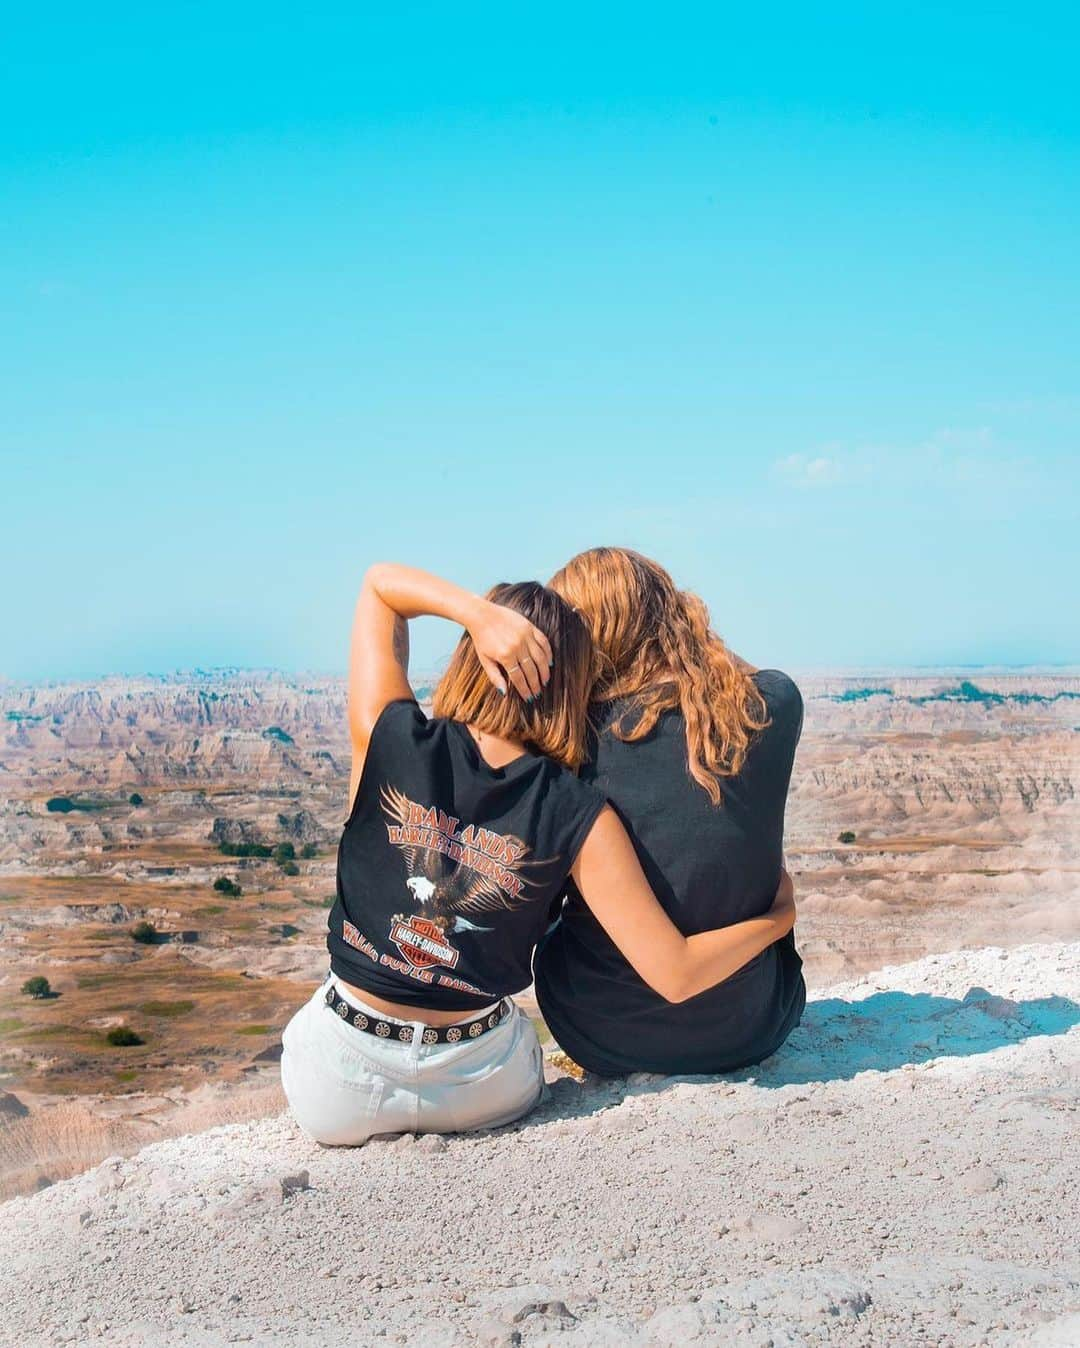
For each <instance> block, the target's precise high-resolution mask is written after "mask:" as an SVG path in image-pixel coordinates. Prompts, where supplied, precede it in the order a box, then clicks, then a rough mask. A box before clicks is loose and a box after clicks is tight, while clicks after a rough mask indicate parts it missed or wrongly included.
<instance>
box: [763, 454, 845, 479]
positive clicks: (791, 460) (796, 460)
mask: <svg viewBox="0 0 1080 1348" xmlns="http://www.w3.org/2000/svg"><path fill="white" fill-rule="evenodd" d="M773 473H774V474H775V476H777V477H779V478H781V479H782V480H783V481H784V482H786V483H787V484H788V485H789V486H792V487H826V486H830V485H831V484H833V483H835V482H839V481H840V480H841V478H842V477H843V472H842V469H841V465H840V464H839V463H838V461H837V460H836V459H832V458H829V457H827V456H826V455H817V456H816V457H811V456H810V455H808V454H789V455H788V456H787V458H786V459H779V460H778V461H777V462H776V463H774V464H773Z"/></svg>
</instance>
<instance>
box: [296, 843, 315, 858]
mask: <svg viewBox="0 0 1080 1348" xmlns="http://www.w3.org/2000/svg"><path fill="white" fill-rule="evenodd" d="M318 855H319V849H318V848H317V847H316V846H315V844H314V843H305V844H304V845H303V847H301V849H300V856H301V857H302V858H303V860H304V861H310V860H311V858H312V857H317V856H318Z"/></svg>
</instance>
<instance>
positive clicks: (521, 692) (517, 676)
mask: <svg viewBox="0 0 1080 1348" xmlns="http://www.w3.org/2000/svg"><path fill="white" fill-rule="evenodd" d="M506 677H507V678H508V679H509V680H510V682H511V683H512V684H513V686H514V690H515V692H516V693H517V695H518V697H520V698H521V700H522V702H528V700H529V698H530V697H532V692H531V690H530V688H529V681H528V679H526V677H525V672H524V670H523V669H522V668H521V665H520V664H511V665H510V666H508V667H507V670H506Z"/></svg>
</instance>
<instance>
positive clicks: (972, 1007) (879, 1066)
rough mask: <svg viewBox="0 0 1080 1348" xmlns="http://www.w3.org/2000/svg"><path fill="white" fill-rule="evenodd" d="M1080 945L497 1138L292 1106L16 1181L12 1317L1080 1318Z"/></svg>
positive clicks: (1005, 958)
mask: <svg viewBox="0 0 1080 1348" xmlns="http://www.w3.org/2000/svg"><path fill="white" fill-rule="evenodd" d="M1078 1068H1080V944H1069V945H1033V946H1022V947H1019V948H1017V949H1013V950H1009V951H1002V950H997V949H983V950H972V951H962V952H958V953H955V954H950V955H940V956H932V957H930V958H928V959H923V960H920V961H918V962H917V963H915V964H909V965H903V966H899V967H897V968H893V969H886V970H882V971H878V972H877V973H875V974H872V975H870V976H868V977H867V978H864V979H861V980H859V981H857V982H853V983H848V984H845V985H841V986H838V987H834V988H830V989H826V990H824V991H822V992H820V993H818V994H816V996H815V998H814V1000H812V1001H811V1002H810V1004H809V1005H808V1007H807V1011H806V1015H805V1018H804V1023H803V1025H802V1026H801V1027H800V1028H799V1029H798V1030H797V1031H796V1032H795V1034H794V1035H793V1036H792V1039H791V1040H790V1042H789V1044H788V1046H787V1047H786V1048H785V1049H784V1050H782V1051H781V1053H780V1054H779V1055H777V1057H775V1058H774V1059H772V1060H770V1061H769V1062H768V1063H766V1064H764V1065H762V1066H761V1067H760V1068H757V1069H753V1070H752V1071H749V1072H742V1073H737V1074H735V1075H733V1076H730V1077H724V1078H717V1077H694V1078H672V1077H667V1078H663V1077H652V1076H645V1075H640V1076H636V1077H631V1078H629V1079H627V1080H623V1081H619V1082H590V1081H587V1082H586V1083H585V1084H584V1085H581V1086H579V1085H578V1084H577V1083H575V1082H574V1081H572V1080H570V1079H568V1078H567V1079H561V1080H558V1081H556V1082H554V1083H553V1084H552V1085H551V1086H550V1087H549V1088H548V1090H547V1093H546V1095H545V1098H544V1100H543V1101H542V1103H541V1105H540V1106H539V1108H538V1109H537V1110H536V1111H535V1112H534V1113H533V1114H532V1115H531V1116H530V1117H529V1118H528V1119H526V1120H523V1121H522V1122H521V1123H519V1124H517V1125H514V1126H512V1127H510V1128H505V1129H501V1130H499V1131H497V1132H494V1133H490V1134H481V1135H463V1136H453V1137H446V1138H434V1137H427V1138H422V1139H419V1140H417V1141H415V1142H414V1141H412V1140H411V1139H405V1140H400V1139H399V1140H397V1141H394V1140H390V1141H385V1142H383V1141H379V1142H372V1143H369V1145H368V1146H367V1147H365V1148H363V1149H360V1150H348V1149H340V1150H336V1149H326V1148H322V1147H319V1146H317V1145H316V1144H314V1143H312V1142H310V1141H308V1140H307V1139H306V1138H304V1137H303V1135H302V1134H301V1133H300V1132H299V1131H298V1129H297V1128H296V1127H295V1125H294V1124H293V1123H292V1121H291V1119H290V1118H289V1117H288V1116H287V1115H284V1116H281V1117H278V1118H273V1119H264V1120H260V1121H258V1122H255V1123H247V1124H236V1125H230V1126H227V1127H220V1128H214V1129H211V1130H210V1131H209V1132H206V1133H202V1134H199V1135H197V1136H192V1137H182V1138H174V1139H171V1140H169V1141H166V1142H162V1143H159V1144H157V1145H155V1146H152V1147H148V1148H146V1149H145V1150H144V1151H142V1152H140V1153H139V1154H138V1155H137V1156H134V1157H131V1158H129V1159H126V1160H122V1159H119V1158H110V1159H109V1160H107V1161H105V1162H103V1163H102V1164H101V1165H100V1166H98V1167H96V1168H95V1169H94V1170H92V1171H89V1172H87V1173H86V1174H84V1175H80V1176H78V1177H77V1178H75V1179H72V1180H67V1181H64V1182H62V1183H58V1184H56V1185H53V1186H52V1187H51V1188H49V1189H46V1190H43V1191H42V1192H41V1193H38V1194H34V1195H32V1196H30V1197H26V1198H17V1199H13V1200H11V1201H10V1202H8V1203H7V1204H5V1205H3V1206H2V1207H0V1255H2V1257H0V1304H2V1305H3V1307H4V1314H3V1317H2V1323H0V1343H4V1344H8V1343H10V1344H16V1343H17V1344H21V1345H26V1344H38V1343H41V1344H52V1343H71V1344H81V1343H94V1342H102V1343H109V1344H115V1345H120V1346H121V1348H126V1346H132V1348H133V1346H134V1345H164V1344H166V1343H168V1344H170V1345H173V1344H181V1345H195V1344H199V1345H218V1344H226V1343H254V1344H290V1345H292V1344H295V1345H301V1344H303V1345H326V1348H338V1345H340V1346H341V1348H344V1346H345V1345H348V1348H363V1346H364V1345H368V1344H371V1345H386V1344H410V1345H412V1344H422V1345H424V1348H449V1345H491V1348H503V1346H504V1345H515V1344H521V1345H524V1346H525V1348H534V1346H536V1348H538V1346H539V1345H558V1346H559V1348H600V1346H603V1345H611V1346H612V1348H615V1346H616V1345H618V1348H623V1345H628V1344H629V1345H682V1344H718V1345H719V1344H723V1345H755V1346H759V1348H766V1346H767V1345H772V1348H795V1346H796V1345H804V1344H806V1345H811V1344H814V1345H817V1344H866V1345H890V1348H891V1346H892V1345H904V1348H907V1346H908V1345H934V1346H935V1348H937V1346H939V1345H941V1346H943V1348H949V1346H950V1345H972V1346H974V1345H999V1344H1000V1345H1011V1344H1017V1345H1019V1344H1024V1345H1032V1346H1033V1348H1035V1346H1041V1348H1053V1346H1054V1345H1056V1346H1057V1348H1066V1345H1076V1344H1080V1258H1078V1253H1077V1242H1076V1232H1077V1230H1078V1229H1080V1199H1078V1195H1080V1173H1078V1172H1080V1159H1078V1156H1080V1148H1078V1146H1077V1142H1078V1140H1080V1137H1078V1129H1077V1102H1078V1098H1080V1090H1078V1082H1080V1071H1078Z"/></svg>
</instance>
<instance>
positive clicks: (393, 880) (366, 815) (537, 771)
mask: <svg viewBox="0 0 1080 1348" xmlns="http://www.w3.org/2000/svg"><path fill="white" fill-rule="evenodd" d="M604 803H605V802H604V797H603V796H602V795H601V794H600V793H599V792H598V791H597V790H596V789H595V788H594V787H591V786H587V785H585V783H583V782H581V781H579V780H578V779H577V778H576V777H575V776H574V775H573V773H571V772H568V771H567V770H566V769H565V768H563V767H560V766H559V764H557V763H555V762H553V761H552V760H551V759H549V758H544V757H542V756H541V755H540V754H536V753H530V752H526V753H523V754H522V756H521V757H520V758H516V759H514V761H513V762H512V763H508V764H507V765H506V766H505V767H502V768H492V767H489V765H488V764H487V763H486V762H485V761H484V759H483V757H482V755H481V753H480V750H479V749H478V748H477V745H476V742H475V741H474V739H473V737H472V736H471V735H470V733H469V731H468V728H467V727H466V726H464V725H462V724H461V723H459V722H457V721H450V720H446V719H442V718H431V719H430V720H429V719H428V717H426V716H425V715H424V713H423V712H422V711H421V710H420V708H419V706H418V705H417V704H416V703H415V702H414V701H412V700H411V699H409V700H403V701H397V702H391V703H390V704H389V706H387V707H385V708H384V709H383V711H382V713H381V715H380V716H379V719H378V721H377V722H376V723H375V727H374V729H373V731H372V734H371V740H370V742H369V744H368V751H367V757H366V759H365V760H364V770H363V774H362V776H361V779H360V785H359V787H358V788H357V792H356V799H355V801H354V802H353V808H352V813H351V814H350V815H349V818H348V820H347V821H346V824H345V829H344V832H343V834H342V838H341V843H340V845H339V847H338V866H337V900H336V902H335V903H334V906H333V908H332V909H331V910H330V918H329V933H328V935H327V940H326V943H327V947H328V948H329V951H330V967H331V969H332V970H333V971H334V973H335V974H337V975H339V976H340V977H341V978H343V979H344V980H345V981H346V982H347V983H352V984H355V986H356V987H358V988H360V989H362V990H364V991H367V992H370V993H371V994H372V995H374V996H377V997H384V998H386V999H387V1000H389V1001H394V1002H403V1003H405V1004H406V1005H409V1006H418V1007H428V1008H431V1009H437V1010H448V1011H474V1010H477V1009H478V1008H479V1007H481V1006H486V1005H487V1004H488V1003H490V1002H493V1001H495V1000H496V999H498V998H499V997H504V996H507V995H508V994H510V993H514V992H519V991H520V990H521V989H522V988H524V987H527V986H528V984H529V983H530V982H531V980H532V972H531V967H530V966H531V963H532V954H533V950H534V948H535V946H536V943H537V941H538V940H539V938H540V936H541V935H542V934H543V931H544V928H545V926H546V925H547V923H548V921H549V919H550V912H551V907H552V903H553V902H554V901H555V900H556V899H557V898H558V896H559V895H560V893H561V892H562V890H563V888H564V886H565V884H566V879H567V875H568V873H569V871H570V867H571V866H572V865H573V863H574V861H575V859H576V857H577V853H578V850H579V849H580V847H581V844H582V843H583V842H584V840H585V838H586V836H587V835H588V832H589V829H590V828H591V827H592V825H593V822H594V820H595V819H596V816H597V815H598V814H599V812H600V810H601V809H602V808H603V806H604Z"/></svg>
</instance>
